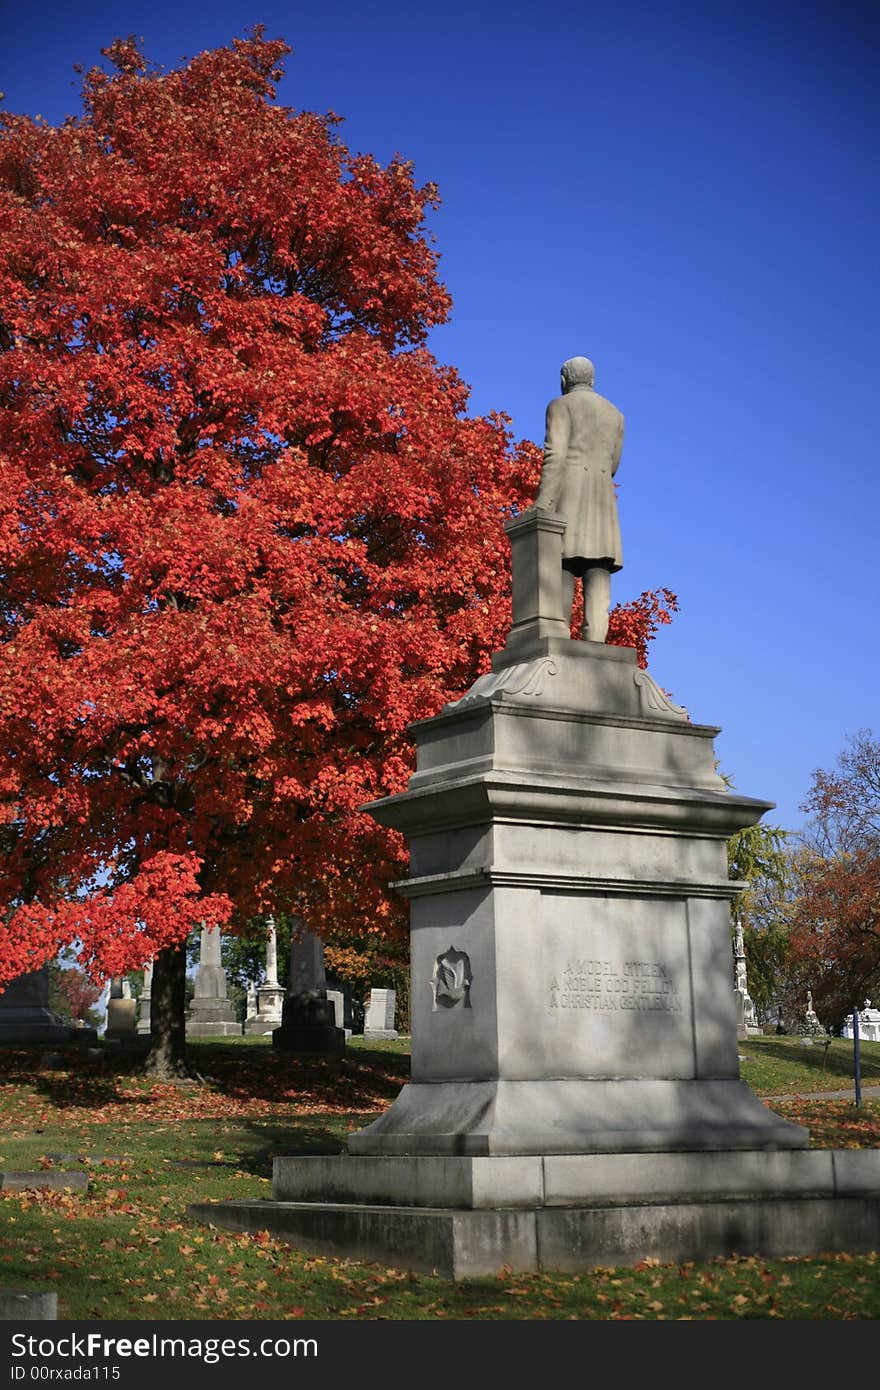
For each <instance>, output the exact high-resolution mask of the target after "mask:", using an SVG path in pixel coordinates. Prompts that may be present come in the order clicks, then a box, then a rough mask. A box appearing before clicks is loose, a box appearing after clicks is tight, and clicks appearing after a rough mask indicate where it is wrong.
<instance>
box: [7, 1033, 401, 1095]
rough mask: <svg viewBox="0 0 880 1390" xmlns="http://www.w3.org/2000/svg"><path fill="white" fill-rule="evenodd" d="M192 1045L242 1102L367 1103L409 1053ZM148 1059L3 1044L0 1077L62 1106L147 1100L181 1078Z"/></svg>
mask: <svg viewBox="0 0 880 1390" xmlns="http://www.w3.org/2000/svg"><path fill="white" fill-rule="evenodd" d="M49 1052H51V1053H54V1054H55V1055H56V1057H57V1061H56V1063H55V1064H54V1065H52V1066H51V1067H47V1066H46V1065H45V1063H46V1061H47V1053H49ZM187 1052H188V1061H189V1064H190V1067H191V1068H192V1070H193V1071H194V1072H195V1073H197V1074H198V1076H199V1077H200V1078H201V1089H202V1090H205V1089H207V1090H210V1091H214V1092H216V1093H218V1094H219V1095H222V1096H225V1097H228V1098H230V1099H233V1100H237V1101H242V1102H247V1101H250V1100H257V1101H273V1102H278V1103H281V1104H285V1103H286V1104H292V1105H304V1106H309V1105H314V1107H315V1108H316V1109H320V1108H321V1106H327V1107H329V1108H331V1109H333V1110H339V1111H355V1112H359V1111H369V1110H371V1109H374V1108H375V1107H376V1105H380V1104H388V1103H389V1102H390V1101H392V1100H393V1099H394V1098H395V1097H396V1096H397V1094H398V1092H399V1091H400V1088H401V1086H403V1085H404V1084H405V1083H406V1081H408V1079H409V1056H408V1054H406V1053H402V1052H392V1051H388V1050H380V1049H378V1048H377V1049H375V1050H371V1049H368V1048H348V1049H346V1051H345V1052H344V1053H343V1054H342V1055H341V1056H339V1057H326V1056H320V1055H317V1054H313V1053H296V1054H293V1053H286V1052H281V1051H277V1050H276V1049H274V1048H272V1047H271V1046H264V1047H243V1046H238V1047H237V1046H235V1044H228V1043H227V1044H224V1043H214V1042H201V1043H199V1044H197V1045H196V1046H190V1047H188V1049H187ZM95 1053H99V1055H98V1056H96V1055H95ZM145 1059H146V1051H145V1049H144V1048H142V1047H138V1048H134V1047H133V1048H132V1049H130V1050H129V1049H122V1048H113V1047H106V1046H104V1047H100V1048H92V1049H89V1051H88V1052H87V1051H85V1050H84V1049H83V1048H81V1047H78V1048H69V1047H68V1048H54V1049H51V1050H50V1049H38V1048H30V1049H16V1050H12V1049H2V1050H0V1085H5V1086H11V1087H25V1088H27V1090H28V1091H29V1093H30V1094H32V1095H35V1096H37V1097H43V1098H44V1099H46V1100H48V1101H50V1102H51V1103H52V1104H53V1105H54V1106H56V1107H57V1108H58V1109H59V1110H65V1109H72V1108H79V1109H96V1110H97V1109H101V1108H102V1107H103V1106H105V1105H110V1104H113V1105H123V1106H125V1105H134V1104H143V1103H144V1101H148V1100H149V1097H150V1093H151V1092H152V1091H153V1090H154V1089H156V1088H163V1087H165V1088H167V1087H168V1086H174V1085H176V1084H177V1083H174V1082H166V1083H162V1082H154V1081H153V1080H152V1079H151V1078H149V1077H147V1076H146V1075H145V1073H144V1063H145ZM188 1084H190V1085H191V1084H192V1083H188Z"/></svg>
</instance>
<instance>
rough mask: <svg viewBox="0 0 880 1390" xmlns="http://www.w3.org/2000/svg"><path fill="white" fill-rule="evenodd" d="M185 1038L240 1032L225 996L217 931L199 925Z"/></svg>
mask: <svg viewBox="0 0 880 1390" xmlns="http://www.w3.org/2000/svg"><path fill="white" fill-rule="evenodd" d="M186 1033H187V1037H196V1038H199V1037H202V1038H229V1037H234V1036H236V1034H240V1033H241V1024H240V1023H239V1021H238V1019H237V1018H236V1016H235V1008H234V1006H233V1004H232V1001H231V1000H230V999H228V998H227V996H226V971H225V970H224V969H223V964H222V961H221V957H220V932H219V931H218V930H217V928H216V927H214V928H211V929H205V928H204V927H203V928H202V936H201V942H200V944H199V964H198V969H197V970H196V978H195V993H194V994H193V997H192V1000H191V1002H190V1008H189V1014H188V1016H187V1020H186Z"/></svg>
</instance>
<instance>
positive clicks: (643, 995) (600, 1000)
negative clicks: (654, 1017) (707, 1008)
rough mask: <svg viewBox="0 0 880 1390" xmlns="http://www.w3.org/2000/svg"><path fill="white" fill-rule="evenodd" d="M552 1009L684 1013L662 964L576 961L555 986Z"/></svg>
mask: <svg viewBox="0 0 880 1390" xmlns="http://www.w3.org/2000/svg"><path fill="white" fill-rule="evenodd" d="M550 1007H551V1008H562V1009H595V1010H600V1011H605V1012H615V1011H617V1010H624V1011H627V1010H628V1011H631V1012H638V1013H642V1012H653V1011H660V1012H665V1013H681V1009H682V1006H681V1001H680V999H679V998H678V990H677V988H676V985H675V983H674V981H673V980H672V979H670V976H669V972H668V970H667V969H666V966H665V965H663V964H662V963H661V962H660V961H624V962H623V964H622V966H621V967H620V968H619V969H618V967H617V966H615V964H614V963H613V962H612V961H607V960H579V961H573V962H571V963H570V964H569V965H567V966H566V967H565V969H564V970H563V972H562V985H561V987H560V986H559V984H558V983H557V982H555V981H554V983H553V984H552V985H551V995H550Z"/></svg>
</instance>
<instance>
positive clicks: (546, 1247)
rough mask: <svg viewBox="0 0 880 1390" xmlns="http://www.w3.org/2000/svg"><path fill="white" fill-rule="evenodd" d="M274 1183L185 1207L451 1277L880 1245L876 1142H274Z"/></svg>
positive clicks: (350, 1254)
mask: <svg viewBox="0 0 880 1390" xmlns="http://www.w3.org/2000/svg"><path fill="white" fill-rule="evenodd" d="M273 1191H274V1193H275V1197H276V1199H280V1200H273V1201H268V1202H266V1201H254V1202H221V1203H207V1202H201V1203H197V1204H194V1205H192V1206H190V1207H189V1213H190V1215H191V1216H193V1217H195V1218H196V1219H197V1220H199V1221H202V1222H204V1223H206V1224H208V1225H212V1226H219V1227H222V1228H223V1229H226V1230H235V1231H253V1232H257V1231H269V1232H270V1234H272V1235H274V1236H277V1237H278V1238H279V1239H282V1240H287V1241H290V1242H291V1243H292V1244H295V1245H297V1246H299V1247H301V1248H302V1249H305V1250H310V1251H314V1252H316V1253H319V1254H325V1255H336V1256H338V1257H340V1258H345V1259H356V1260H368V1261H376V1262H378V1263H384V1264H387V1265H389V1266H392V1267H394V1268H397V1269H412V1270H419V1271H423V1272H427V1273H430V1272H436V1273H438V1274H440V1275H443V1276H445V1277H447V1278H452V1279H462V1278H467V1277H471V1276H485V1275H492V1274H497V1273H498V1272H499V1271H500V1270H501V1269H502V1267H505V1266H506V1267H507V1268H508V1269H510V1270H513V1271H514V1272H516V1273H531V1272H539V1271H545V1270H582V1269H590V1268H593V1267H595V1266H597V1265H602V1266H609V1265H610V1266H614V1265H630V1264H634V1263H637V1262H638V1261H639V1260H643V1259H645V1258H652V1259H656V1260H659V1261H660V1262H661V1263H665V1262H672V1261H675V1262H682V1261H685V1260H709V1259H712V1258H715V1257H716V1256H730V1255H760V1256H764V1257H767V1258H772V1257H779V1256H786V1255H809V1254H818V1253H820V1252H824V1251H837V1250H846V1251H848V1252H850V1253H855V1252H860V1251H870V1250H876V1249H878V1248H880V1152H878V1151H876V1150H839V1151H830V1150H826V1151H822V1150H815V1149H814V1150H807V1151H788V1152H778V1153H767V1152H764V1151H752V1152H739V1153H713V1154H709V1153H679V1154H668V1153H664V1154H639V1153H636V1154H615V1155H613V1156H610V1155H604V1154H570V1155H545V1156H537V1155H535V1156H533V1157H521V1156H520V1157H509V1158H462V1157H450V1158H441V1157H433V1158H427V1157H425V1158H417V1157H403V1156H401V1157H400V1158H381V1159H370V1158H358V1157H354V1156H349V1155H341V1156H338V1157H329V1158H325V1157H301V1158H279V1159H276V1160H275V1183H274V1188H273ZM294 1193H295V1194H296V1196H297V1197H298V1198H299V1200H290V1198H291V1197H292V1196H293V1194H294ZM303 1199H305V1200H303Z"/></svg>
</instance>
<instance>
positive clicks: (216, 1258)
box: [0, 1038, 880, 1321]
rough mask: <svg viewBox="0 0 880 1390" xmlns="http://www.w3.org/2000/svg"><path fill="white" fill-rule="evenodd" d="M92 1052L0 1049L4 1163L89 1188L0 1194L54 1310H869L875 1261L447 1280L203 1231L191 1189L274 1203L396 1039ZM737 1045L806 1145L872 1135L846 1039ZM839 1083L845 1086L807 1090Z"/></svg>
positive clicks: (24, 1268) (372, 1080) (381, 1070)
mask: <svg viewBox="0 0 880 1390" xmlns="http://www.w3.org/2000/svg"><path fill="white" fill-rule="evenodd" d="M847 1049H848V1051H847ZM101 1051H102V1060H101V1061H100V1062H89V1061H88V1060H87V1056H86V1054H85V1053H84V1051H83V1050H79V1051H76V1052H67V1053H66V1054H65V1055H64V1065H63V1066H62V1067H60V1068H58V1069H48V1068H46V1069H40V1070H35V1069H34V1062H35V1055H36V1054H35V1053H34V1052H26V1051H21V1052H9V1051H7V1052H0V1133H2V1138H0V1168H3V1169H36V1168H40V1167H44V1168H47V1169H48V1168H52V1169H60V1170H65V1169H79V1170H82V1169H83V1168H86V1169H87V1171H88V1172H89V1175H90V1183H89V1190H88V1192H87V1193H82V1194H80V1193H76V1194H74V1193H70V1192H67V1193H65V1192H59V1193H52V1192H46V1191H39V1192H38V1191H32V1192H29V1193H0V1221H2V1232H3V1237H2V1243H0V1285H2V1286H5V1287H13V1288H27V1287H29V1286H30V1287H33V1288H37V1289H46V1288H54V1289H56V1290H57V1292H58V1297H59V1316H60V1317H62V1318H76V1319H122V1318H137V1319H151V1318H174V1319H186V1318H198V1319H203V1318H210V1319H218V1320H230V1321H232V1320H236V1319H242V1318H259V1319H275V1318H285V1319H287V1318H305V1319H312V1318H333V1319H336V1318H380V1319H404V1318H405V1319H425V1318H453V1319H455V1318H479V1319H512V1318H520V1319H521V1318H541V1319H555V1318H577V1319H602V1320H614V1319H622V1318H636V1319H650V1320H657V1319H664V1318H669V1319H682V1318H697V1319H720V1318H724V1319H730V1318H762V1319H763V1318H783V1319H803V1318H811V1319H815V1318H834V1319H836V1318H878V1317H880V1261H878V1257H877V1256H876V1255H859V1256H848V1255H837V1256H823V1257H818V1258H807V1259H784V1260H762V1259H757V1258H750V1259H729V1260H713V1261H711V1262H709V1263H707V1264H703V1265H695V1264H685V1265H681V1266H679V1265H658V1264H655V1263H654V1262H652V1261H647V1260H646V1261H644V1262H642V1263H641V1264H640V1265H637V1266H636V1267H635V1268H633V1269H603V1270H594V1271H590V1272H585V1273H583V1274H580V1275H563V1274H543V1275H512V1274H509V1273H507V1272H505V1271H500V1272H499V1274H498V1276H497V1277H495V1278H491V1279H489V1278H485V1279H470V1280H465V1281H463V1282H462V1283H459V1284H451V1283H449V1282H447V1281H445V1280H441V1279H435V1278H431V1277H429V1276H426V1275H422V1274H410V1273H407V1272H404V1271H399V1270H398V1271H395V1270H387V1269H384V1268H381V1267H379V1266H377V1265H367V1264H357V1263H354V1262H350V1261H345V1260H335V1259H331V1258H329V1257H327V1258H324V1257H317V1256H310V1255H307V1254H306V1253H304V1252H302V1251H299V1250H296V1249H295V1248H293V1247H291V1246H287V1245H285V1244H283V1243H281V1242H279V1241H275V1240H272V1239H269V1238H267V1237H266V1236H265V1235H259V1236H240V1235H235V1234H231V1233H228V1232H221V1231H216V1230H212V1229H210V1228H207V1227H204V1226H200V1225H198V1224H196V1223H195V1222H193V1221H192V1220H190V1219H189V1218H188V1217H187V1215H186V1207H187V1204H188V1203H189V1202H192V1201H195V1200H199V1201H203V1200H208V1201H210V1200H223V1199H226V1198H239V1199H242V1198H265V1197H268V1196H270V1195H271V1166H272V1158H273V1156H274V1155H275V1154H281V1153H293V1152H298V1153H319V1152H328V1151H330V1152H333V1151H338V1150H339V1149H340V1148H341V1147H342V1145H343V1144H344V1142H345V1139H346V1136H347V1134H348V1133H349V1132H350V1131H351V1130H352V1129H355V1128H359V1127H360V1126H361V1125H364V1124H367V1123H369V1121H370V1120H371V1119H372V1118H374V1117H375V1115H376V1114H377V1113H380V1112H381V1111H382V1110H383V1109H384V1108H385V1107H386V1106H387V1104H388V1103H389V1101H390V1100H391V1099H392V1098H393V1097H394V1096H395V1095H396V1094H397V1092H398V1090H399V1088H400V1086H401V1084H402V1083H403V1081H405V1080H406V1077H407V1075H408V1067H409V1057H408V1040H406V1039H400V1040H398V1041H397V1042H385V1043H379V1044H364V1042H363V1040H362V1039H356V1040H352V1044H351V1045H350V1047H349V1048H348V1049H347V1050H346V1054H345V1056H344V1058H343V1059H341V1060H340V1061H339V1062H336V1063H328V1062H324V1061H317V1062H314V1061H306V1060H303V1059H291V1058H286V1057H284V1056H283V1055H281V1054H278V1053H276V1052H274V1050H273V1049H272V1048H271V1046H269V1044H268V1043H267V1042H265V1041H264V1040H259V1039H248V1040H247V1042H245V1041H244V1040H242V1043H238V1042H233V1041H225V1042H223V1043H210V1042H198V1043H194V1044H193V1046H192V1060H193V1064H194V1067H195V1069H196V1070H197V1071H198V1072H199V1073H200V1075H201V1077H202V1080H201V1082H200V1083H198V1084H195V1085H184V1086H174V1085H166V1086H162V1085H154V1084H151V1083H150V1082H148V1081H147V1080H146V1079H145V1078H144V1077H142V1076H139V1075H138V1074H137V1071H136V1070H132V1059H131V1057H130V1056H127V1055H126V1054H124V1053H123V1052H122V1051H121V1049H118V1048H117V1049H115V1050H114V1049H112V1048H111V1047H109V1046H107V1047H105V1048H103V1049H101ZM741 1053H742V1055H743V1056H744V1057H746V1059H747V1060H746V1061H745V1062H744V1063H743V1066H742V1070H743V1075H744V1077H745V1079H746V1080H747V1081H749V1083H750V1084H751V1085H752V1086H753V1087H754V1088H755V1089H756V1090H757V1091H758V1093H759V1094H762V1095H764V1094H777V1095H778V1094H792V1095H798V1096H799V1099H797V1100H794V1101H784V1102H779V1103H777V1104H776V1105H774V1109H778V1110H779V1112H780V1113H782V1114H785V1115H786V1117H787V1118H790V1119H797V1120H798V1121H799V1122H801V1123H806V1124H808V1125H809V1126H810V1127H811V1130H812V1134H813V1142H814V1143H816V1144H818V1145H823V1146H824V1145H834V1146H844V1147H864V1146H872V1147H877V1146H880V1103H878V1101H876V1100H873V1099H870V1100H869V1099H866V1101H865V1103H864V1104H863V1106H862V1107H861V1109H860V1110H857V1109H856V1108H855V1106H854V1105H853V1104H852V1102H851V1100H849V1099H847V1098H846V1093H847V1088H849V1090H850V1093H851V1062H852V1045H851V1044H850V1043H846V1042H844V1041H842V1040H838V1041H837V1042H835V1043H833V1044H832V1047H831V1049H830V1050H829V1054H828V1057H827V1058H826V1059H825V1065H824V1067H823V1065H822V1063H823V1056H822V1048H821V1047H814V1048H804V1047H802V1046H801V1045H800V1044H799V1043H798V1042H797V1040H795V1039H789V1038H756V1039H754V1040H749V1041H748V1042H744V1043H742V1044H741ZM848 1065H849V1070H848V1069H847V1067H848ZM862 1071H863V1077H864V1079H865V1081H866V1083H870V1081H871V1080H875V1081H880V1044H876V1043H875V1044H865V1045H863V1054H862ZM834 1087H840V1088H842V1097H841V1099H835V1100H831V1101H823V1100H815V1099H813V1100H810V1099H809V1094H810V1093H813V1092H815V1091H817V1090H826V1089H828V1090H830V1089H833V1088H834ZM804 1097H806V1098H804Z"/></svg>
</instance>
